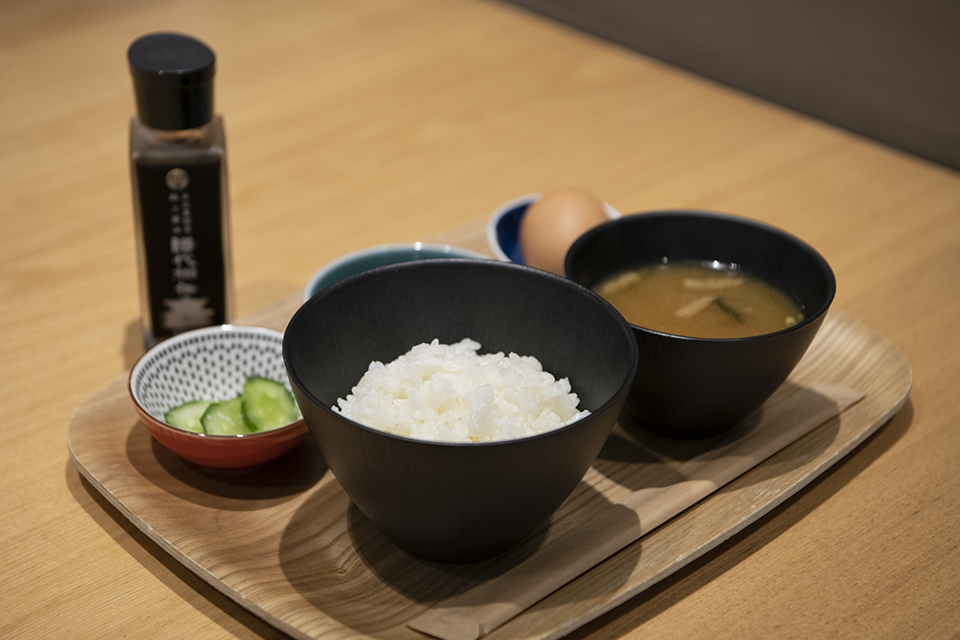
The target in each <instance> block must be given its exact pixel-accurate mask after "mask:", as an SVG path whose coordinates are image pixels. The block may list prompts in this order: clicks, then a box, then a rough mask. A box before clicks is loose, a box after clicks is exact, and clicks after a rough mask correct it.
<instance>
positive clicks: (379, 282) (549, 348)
mask: <svg viewBox="0 0 960 640" xmlns="http://www.w3.org/2000/svg"><path fill="white" fill-rule="evenodd" d="M588 327H589V328H591V329H593V330H585V328H588ZM463 338H471V339H473V340H476V341H477V342H479V343H480V344H481V345H482V347H481V349H480V352H481V353H491V352H498V351H503V352H504V353H510V352H515V353H518V354H519V355H523V356H534V357H536V358H537V359H539V360H540V362H541V363H542V365H543V367H544V369H545V370H546V371H549V372H550V373H552V374H553V375H554V376H556V377H557V378H563V377H568V378H570V383H571V385H572V386H573V390H574V392H576V393H577V394H578V395H579V397H580V399H581V407H585V408H588V409H590V410H591V411H595V410H597V409H598V408H599V406H600V405H602V404H604V403H606V402H609V401H610V399H611V397H612V396H613V395H614V393H615V392H616V391H617V390H618V389H620V388H624V387H625V385H627V384H628V383H629V380H628V379H627V377H628V376H627V374H628V373H630V376H631V377H632V371H633V369H634V368H635V366H636V364H635V362H633V363H631V362H630V360H631V358H633V359H635V358H636V352H635V349H636V345H635V343H634V341H633V338H632V335H631V334H630V329H629V326H628V325H627V324H626V323H625V322H623V320H622V318H621V317H620V316H619V314H618V313H617V312H616V310H614V309H613V307H612V306H610V305H609V304H607V303H606V302H605V301H603V300H602V299H601V298H600V297H599V296H597V295H596V294H594V293H593V292H591V291H588V290H586V289H584V288H582V287H580V286H578V285H576V284H574V283H572V282H570V281H569V280H567V279H565V278H561V277H559V276H554V275H553V274H548V273H546V272H543V271H539V270H535V269H530V268H528V267H520V266H517V265H512V264H509V263H503V262H496V261H492V260H482V261H477V260H442V261H424V262H411V263H405V264H398V265H392V266H387V267H382V268H379V269H375V270H372V271H367V272H364V273H361V274H359V275H356V276H353V277H352V278H348V279H347V280H344V281H342V282H340V283H337V284H335V285H332V286H330V287H328V288H327V289H324V290H323V291H321V292H320V293H319V294H318V295H316V296H314V297H313V298H312V299H310V300H309V301H308V302H306V303H305V304H304V305H303V306H302V307H301V308H300V310H299V311H298V312H297V313H296V314H295V315H294V318H293V319H292V320H291V322H290V324H289V325H288V327H287V331H286V339H285V350H284V356H285V358H286V360H287V369H288V373H289V374H290V377H291V380H292V381H293V383H294V384H295V385H296V386H299V387H300V388H301V390H303V391H304V392H305V393H306V394H307V395H308V396H309V397H310V398H311V400H312V401H314V402H316V403H318V404H320V405H322V406H326V407H329V406H330V405H333V404H334V403H335V402H336V399H337V398H338V397H343V396H345V395H346V394H347V393H349V392H350V390H351V388H352V386H353V385H354V384H356V382H357V381H358V380H359V379H360V377H361V376H362V375H363V373H364V372H365V371H366V370H367V368H368V366H369V364H370V362H372V361H380V362H388V361H390V360H393V359H395V358H397V357H398V356H400V355H402V354H403V353H405V352H406V351H408V350H409V349H410V348H411V347H413V346H415V345H417V344H420V343H423V342H430V341H431V340H434V339H438V340H440V342H441V343H447V344H451V343H454V342H458V341H460V340H462V339H463ZM631 348H632V349H633V351H631Z"/></svg>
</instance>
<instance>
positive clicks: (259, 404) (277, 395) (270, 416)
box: [240, 377, 298, 431]
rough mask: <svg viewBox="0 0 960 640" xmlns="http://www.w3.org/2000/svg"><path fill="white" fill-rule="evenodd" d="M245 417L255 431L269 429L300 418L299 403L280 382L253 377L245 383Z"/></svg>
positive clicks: (243, 397)
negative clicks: (298, 412)
mask: <svg viewBox="0 0 960 640" xmlns="http://www.w3.org/2000/svg"><path fill="white" fill-rule="evenodd" d="M240 397H241V398H242V405H243V417H244V419H245V420H246V422H247V424H249V425H250V426H251V428H252V430H253V431H269V430H270V429H277V428H279V427H282V426H284V425H287V424H290V423H291V422H294V421H295V420H296V419H297V418H298V414H297V403H296V402H295V401H294V399H293V396H292V395H291V394H290V392H289V391H287V388H286V387H284V386H283V385H282V384H280V383H279V382H276V381H275V380H270V379H268V378H259V377H251V378H247V381H246V382H245V383H244V385H243V394H242V395H241V396H240Z"/></svg>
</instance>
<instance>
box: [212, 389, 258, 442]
mask: <svg viewBox="0 0 960 640" xmlns="http://www.w3.org/2000/svg"><path fill="white" fill-rule="evenodd" d="M200 423H201V424H202V425H203V429H204V431H206V432H207V433H209V434H211V435H216V436H235V435H240V434H243V433H252V432H253V431H254V429H251V428H250V426H249V425H248V424H247V422H246V420H244V419H243V402H242V400H241V399H240V397H239V396H238V397H236V398H234V399H233V400H224V401H223V402H214V403H212V404H211V405H210V406H209V407H207V410H206V411H205V412H204V413H203V417H202V418H201V419H200Z"/></svg>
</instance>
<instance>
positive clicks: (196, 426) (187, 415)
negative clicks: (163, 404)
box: [163, 400, 213, 433]
mask: <svg viewBox="0 0 960 640" xmlns="http://www.w3.org/2000/svg"><path fill="white" fill-rule="evenodd" d="M211 404H213V403H212V402H210V401H209V400H191V401H190V402H184V403H183V404H181V405H180V406H177V407H174V408H173V409H170V410H169V411H167V412H166V413H165V414H163V421H164V422H166V423H167V424H169V425H170V426H172V427H177V428H178V429H183V430H184V431H193V432H194V433H206V432H205V431H204V430H203V425H202V424H200V418H202V417H203V413H204V412H205V411H206V410H207V408H208V407H209V406H210V405H211Z"/></svg>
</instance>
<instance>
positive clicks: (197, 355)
mask: <svg viewBox="0 0 960 640" xmlns="http://www.w3.org/2000/svg"><path fill="white" fill-rule="evenodd" d="M282 347H283V334H282V333H280V332H279V331H273V330H270V329H265V328H261V327H240V326H235V325H227V326H219V327H208V328H205V329H199V330H196V331H191V332H189V333H184V334H181V335H179V336H175V337H173V338H170V339H168V340H166V341H164V342H161V343H160V344H158V345H157V346H156V347H154V348H153V349H151V350H150V351H149V352H147V354H146V355H144V356H143V357H142V358H141V359H140V361H139V362H138V363H137V364H136V366H135V367H134V369H133V371H132V373H131V378H130V390H131V393H132V394H133V397H134V400H135V401H136V402H137V403H138V404H139V405H140V406H141V407H142V408H143V409H144V410H145V411H146V412H147V413H148V414H150V415H151V416H153V417H154V418H156V419H157V420H159V421H160V422H163V417H164V414H165V413H166V412H167V411H168V410H169V409H171V408H173V407H176V406H178V405H180V404H183V403H184V402H188V401H190V400H214V401H216V400H228V399H230V398H233V397H235V396H237V395H239V394H240V392H241V391H242V390H243V383H244V381H245V380H246V378H247V377H248V376H261V377H264V378H270V379H272V380H276V381H277V382H281V383H283V384H284V385H285V386H286V387H287V388H288V389H289V388H290V382H289V380H288V378H287V373H286V370H285V369H284V366H283V358H282Z"/></svg>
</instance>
